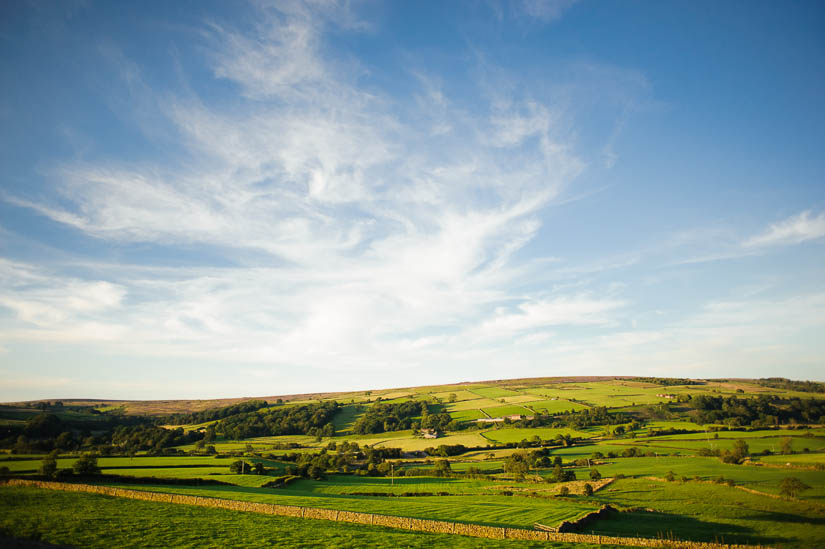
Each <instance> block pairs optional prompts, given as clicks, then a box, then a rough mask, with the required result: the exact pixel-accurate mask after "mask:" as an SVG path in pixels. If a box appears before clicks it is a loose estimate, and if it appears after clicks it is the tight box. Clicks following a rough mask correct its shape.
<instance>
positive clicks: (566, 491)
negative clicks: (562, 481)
mask: <svg viewBox="0 0 825 549" xmlns="http://www.w3.org/2000/svg"><path fill="white" fill-rule="evenodd" d="M568 494H570V488H568V487H567V486H562V487H561V488H559V495H560V496H566V495H568Z"/></svg>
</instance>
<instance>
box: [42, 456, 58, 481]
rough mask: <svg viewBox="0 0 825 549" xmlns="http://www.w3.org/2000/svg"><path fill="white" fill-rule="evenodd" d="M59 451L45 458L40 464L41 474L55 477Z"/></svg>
mask: <svg viewBox="0 0 825 549" xmlns="http://www.w3.org/2000/svg"><path fill="white" fill-rule="evenodd" d="M56 458H57V451H54V452H52V453H50V454H49V455H47V456H46V457H44V458H43V461H42V462H41V463H40V474H41V475H43V476H44V477H54V476H55V474H57V459H56Z"/></svg>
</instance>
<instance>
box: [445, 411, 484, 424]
mask: <svg viewBox="0 0 825 549" xmlns="http://www.w3.org/2000/svg"><path fill="white" fill-rule="evenodd" d="M450 417H451V418H453V419H454V420H456V421H472V420H475V419H481V418H484V417H487V416H486V415H485V414H484V412H482V411H481V410H461V411H460V412H450Z"/></svg>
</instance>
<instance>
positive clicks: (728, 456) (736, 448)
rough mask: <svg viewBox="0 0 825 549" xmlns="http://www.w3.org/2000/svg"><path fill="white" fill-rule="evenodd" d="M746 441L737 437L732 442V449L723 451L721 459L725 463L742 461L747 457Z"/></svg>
mask: <svg viewBox="0 0 825 549" xmlns="http://www.w3.org/2000/svg"><path fill="white" fill-rule="evenodd" d="M748 451H749V449H748V443H747V442H745V441H744V440H742V439H741V438H740V439H737V440H736V441H735V442H734V443H733V451H730V452H725V455H724V457H723V458H722V461H724V462H725V463H742V462H743V461H744V460H745V458H746V457H748V455H749V454H748Z"/></svg>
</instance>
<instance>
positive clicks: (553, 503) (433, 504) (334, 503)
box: [112, 479, 597, 528]
mask: <svg viewBox="0 0 825 549" xmlns="http://www.w3.org/2000/svg"><path fill="white" fill-rule="evenodd" d="M399 480H400V479H396V482H398V481H399ZM405 480H412V479H405ZM445 480H446V479H445ZM112 485H113V486H114V485H115V484H112ZM123 487H127V486H123ZM128 488H131V489H137V490H150V491H158V492H167V493H177V494H190V495H198V496H207V497H220V498H228V499H236V500H240V501H256V502H262V503H277V504H282V505H301V506H306V507H318V508H323V509H338V510H346V511H361V512H366V513H379V514H386V515H396V516H404V517H413V518H430V519H437V520H448V521H457V522H472V523H478V524H487V525H491V526H511V527H525V528H531V527H532V525H533V523H535V522H541V523H542V524H557V523H559V522H561V521H562V520H567V519H570V518H574V517H577V516H580V515H582V514H584V513H587V512H589V511H591V510H593V509H594V508H596V507H597V504H596V503H595V502H593V501H588V500H585V499H583V498H578V499H575V498H571V499H570V500H558V499H553V498H547V499H542V498H528V497H523V496H501V495H478V494H473V495H472V496H422V497H407V498H403V497H398V498H389V497H380V496H378V497H376V496H347V495H345V494H319V493H315V492H313V486H312V485H307V484H306V483H304V482H298V483H296V486H292V485H289V486H287V487H286V488H282V489H277V490H273V489H269V488H256V487H242V486H152V485H135V486H128ZM365 491H370V490H365ZM376 491H378V490H376Z"/></svg>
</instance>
